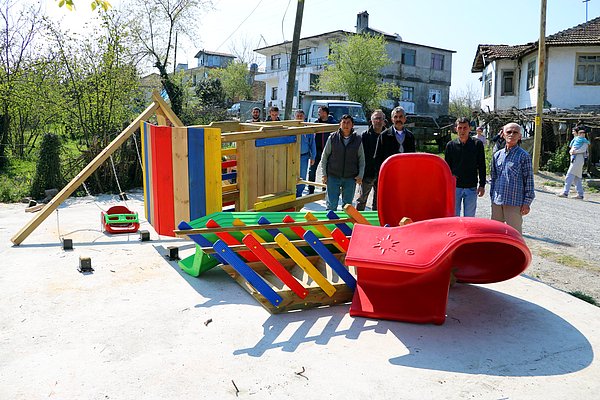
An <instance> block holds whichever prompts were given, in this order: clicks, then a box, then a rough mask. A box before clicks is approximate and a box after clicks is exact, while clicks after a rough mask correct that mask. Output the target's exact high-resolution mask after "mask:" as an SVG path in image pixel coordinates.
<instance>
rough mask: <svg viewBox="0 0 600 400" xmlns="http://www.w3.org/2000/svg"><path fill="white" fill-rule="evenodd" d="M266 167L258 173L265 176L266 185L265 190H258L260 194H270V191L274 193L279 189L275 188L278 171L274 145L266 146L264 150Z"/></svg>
mask: <svg viewBox="0 0 600 400" xmlns="http://www.w3.org/2000/svg"><path fill="white" fill-rule="evenodd" d="M264 157H265V158H264V161H265V164H264V169H263V170H260V169H259V170H258V175H259V176H261V175H262V176H263V179H264V182H265V185H264V188H263V190H260V189H259V190H258V193H257V194H258V195H259V196H261V195H265V194H269V193H274V192H276V191H277V190H276V189H275V180H276V176H277V174H278V171H277V169H276V167H277V166H276V165H275V149H274V148H273V147H266V148H265V150H264Z"/></svg>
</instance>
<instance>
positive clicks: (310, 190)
mask: <svg viewBox="0 0 600 400" xmlns="http://www.w3.org/2000/svg"><path fill="white" fill-rule="evenodd" d="M322 154H323V150H319V149H317V156H316V157H315V163H314V164H313V165H311V166H310V169H309V170H308V180H309V181H310V182H314V181H315V179H317V168H319V164H320V163H321V155H322ZM323 190H325V189H323ZM314 192H315V187H314V186H312V185H309V186H308V194H313V193H314Z"/></svg>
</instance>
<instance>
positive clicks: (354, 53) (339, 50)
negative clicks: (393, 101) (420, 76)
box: [319, 34, 401, 110]
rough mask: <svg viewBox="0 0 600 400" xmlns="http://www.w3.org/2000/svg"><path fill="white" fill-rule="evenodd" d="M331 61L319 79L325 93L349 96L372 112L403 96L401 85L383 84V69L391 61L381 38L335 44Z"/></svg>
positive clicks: (352, 38)
mask: <svg viewBox="0 0 600 400" xmlns="http://www.w3.org/2000/svg"><path fill="white" fill-rule="evenodd" d="M329 61H330V64H329V65H327V66H326V68H325V71H323V74H322V75H321V77H320V79H319V90H321V91H329V92H341V93H347V94H348V98H349V99H350V100H352V101H357V102H359V103H362V104H363V105H364V106H365V107H366V108H367V109H371V110H372V109H374V108H378V107H380V105H381V102H382V101H383V100H386V99H388V98H389V97H390V96H391V97H394V96H399V95H400V93H401V90H400V88H399V87H398V86H396V85H394V84H392V83H387V82H386V83H382V77H381V69H382V68H384V67H386V66H387V65H389V64H390V59H389V57H388V55H387V52H386V50H385V38H384V37H383V36H381V35H376V36H374V35H370V34H360V35H348V36H347V37H346V40H345V41H337V42H333V43H332V44H331V54H330V55H329Z"/></svg>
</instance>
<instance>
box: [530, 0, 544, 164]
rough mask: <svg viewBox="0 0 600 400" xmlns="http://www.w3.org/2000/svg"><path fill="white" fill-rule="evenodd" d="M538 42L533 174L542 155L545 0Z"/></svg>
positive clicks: (542, 0)
mask: <svg viewBox="0 0 600 400" xmlns="http://www.w3.org/2000/svg"><path fill="white" fill-rule="evenodd" d="M541 4H542V7H541V11H540V41H539V46H538V85H537V86H538V92H537V104H536V114H537V115H536V117H535V134H534V137H533V139H534V141H533V172H534V173H537V172H538V171H539V169H540V156H541V153H542V122H543V116H544V97H545V96H544V95H545V94H546V0H541Z"/></svg>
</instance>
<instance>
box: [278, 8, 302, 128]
mask: <svg viewBox="0 0 600 400" xmlns="http://www.w3.org/2000/svg"><path fill="white" fill-rule="evenodd" d="M303 13H304V0H298V7H297V8H296V22H295V24H294V38H293V39H292V55H291V58H290V70H289V72H288V82H287V91H286V92H285V114H284V118H283V119H291V116H292V102H293V100H294V86H295V83H296V66H297V65H298V47H300V30H301V29H302V14H303Z"/></svg>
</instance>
